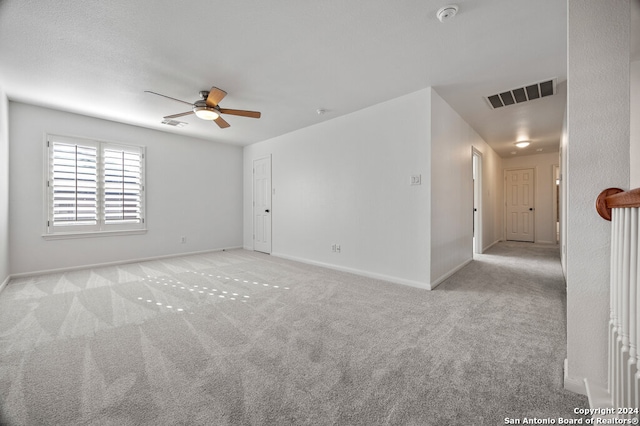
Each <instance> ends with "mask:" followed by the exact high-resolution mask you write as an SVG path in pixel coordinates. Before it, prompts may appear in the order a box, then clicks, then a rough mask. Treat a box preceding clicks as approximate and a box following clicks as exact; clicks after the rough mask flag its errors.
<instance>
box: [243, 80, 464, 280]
mask: <svg viewBox="0 0 640 426" xmlns="http://www.w3.org/2000/svg"><path fill="white" fill-rule="evenodd" d="M430 97H431V91H430V89H425V90H421V91H419V92H415V93H412V94H409V95H406V96H403V97H400V98H397V99H394V100H391V101H388V102H384V103H381V104H378V105H375V106H372V107H369V108H366V109H363V110H360V111H357V112H354V113H352V114H348V115H346V116H342V117H338V118H335V119H333V120H329V121H325V122H323V123H319V124H317V125H314V126H311V127H307V128H305V129H301V130H298V131H295V132H292V133H289V134H286V135H283V136H279V137H276V138H273V139H270V140H267V141H264V142H260V143H257V144H254V145H250V146H248V147H245V149H244V194H245V197H244V246H245V248H247V249H250V250H251V249H252V248H253V239H252V235H253V225H252V162H253V160H254V159H256V158H259V157H263V156H265V155H268V154H271V155H272V165H273V167H272V185H273V188H274V189H275V194H274V196H273V205H272V229H273V234H272V235H273V241H272V244H273V245H272V250H273V252H272V253H273V255H276V256H282V257H288V258H294V259H297V260H301V261H304V262H310V263H315V264H321V265H325V266H329V267H332V268H336V269H342V270H347V271H352V272H355V273H359V274H363V275H368V276H374V277H379V278H382V279H386V280H389V281H392V282H397V283H402V284H408V285H413V286H416V287H422V288H428V287H429V260H430V252H429V250H430V243H429V241H430V235H429V223H430V218H429V214H430V213H429V206H430V196H429V193H430V176H431V174H430V170H429V167H430V160H429V155H430V146H429V129H430V123H429V119H430V113H429V110H430ZM469 155H470V153H469ZM418 174H420V175H422V185H420V186H411V185H410V184H409V183H410V177H411V175H418ZM332 244H340V245H341V248H342V252H341V253H339V254H338V253H333V252H332V251H331V245H332Z"/></svg>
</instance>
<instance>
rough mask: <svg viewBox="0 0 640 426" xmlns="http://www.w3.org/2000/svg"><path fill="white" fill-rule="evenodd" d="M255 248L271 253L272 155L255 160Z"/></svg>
mask: <svg viewBox="0 0 640 426" xmlns="http://www.w3.org/2000/svg"><path fill="white" fill-rule="evenodd" d="M253 249H254V250H255V251H260V252H263V253H271V157H270V156H269V157H265V158H260V159H257V160H253Z"/></svg>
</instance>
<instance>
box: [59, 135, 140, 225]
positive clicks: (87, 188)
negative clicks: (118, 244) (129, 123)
mask: <svg viewBox="0 0 640 426" xmlns="http://www.w3.org/2000/svg"><path fill="white" fill-rule="evenodd" d="M47 156H48V160H49V161H48V178H47V223H46V228H47V231H46V235H48V236H53V235H56V236H81V235H90V234H95V233H107V232H139V231H141V230H142V231H144V227H145V225H144V148H143V147H139V146H128V145H120V144H113V143H107V142H97V141H91V140H82V139H76V138H69V137H63V136H54V135H49V136H48V137H47Z"/></svg>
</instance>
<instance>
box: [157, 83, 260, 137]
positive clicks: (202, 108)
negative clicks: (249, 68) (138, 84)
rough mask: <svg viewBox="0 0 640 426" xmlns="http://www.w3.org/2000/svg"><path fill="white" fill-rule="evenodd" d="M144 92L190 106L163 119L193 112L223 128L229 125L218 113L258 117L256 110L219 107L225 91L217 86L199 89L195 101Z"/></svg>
mask: <svg viewBox="0 0 640 426" xmlns="http://www.w3.org/2000/svg"><path fill="white" fill-rule="evenodd" d="M145 93H151V94H152V95H158V96H162V97H163V98H167V99H173V100H174V101H178V102H182V103H183V104H187V105H190V106H191V111H187V112H181V113H179V114H173V115H167V116H166V117H164V119H166V120H170V119H172V118H178V117H182V116H185V115H189V114H195V115H196V116H198V118H201V119H203V120H211V121H215V123H216V124H217V125H218V127H220V128H221V129H224V128H227V127H229V126H230V124H229V123H227V122H226V121H225V120H224V119H223V118H222V116H221V115H220V114H229V115H239V116H240V117H249V118H260V113H259V112H258V111H246V110H243V109H228V108H220V106H219V105H218V104H219V103H220V101H221V100H222V99H223V98H224V97H225V96H226V95H227V92H225V91H224V90H222V89H218V88H217V87H212V88H211V90H202V91H200V99H199V100H197V101H195V102H194V103H191V102H186V101H182V100H180V99H176V98H172V97H171V96H167V95H163V94H161V93H156V92H152V91H150V90H145Z"/></svg>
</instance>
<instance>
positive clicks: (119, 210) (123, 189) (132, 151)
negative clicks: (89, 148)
mask: <svg viewBox="0 0 640 426" xmlns="http://www.w3.org/2000/svg"><path fill="white" fill-rule="evenodd" d="M103 162H104V165H103V167H104V221H105V224H107V225H110V224H125V223H141V222H142V217H143V216H142V198H143V196H142V190H143V186H142V172H143V170H142V152H141V150H140V149H136V148H135V147H119V146H116V145H105V147H104V150H103Z"/></svg>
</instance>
